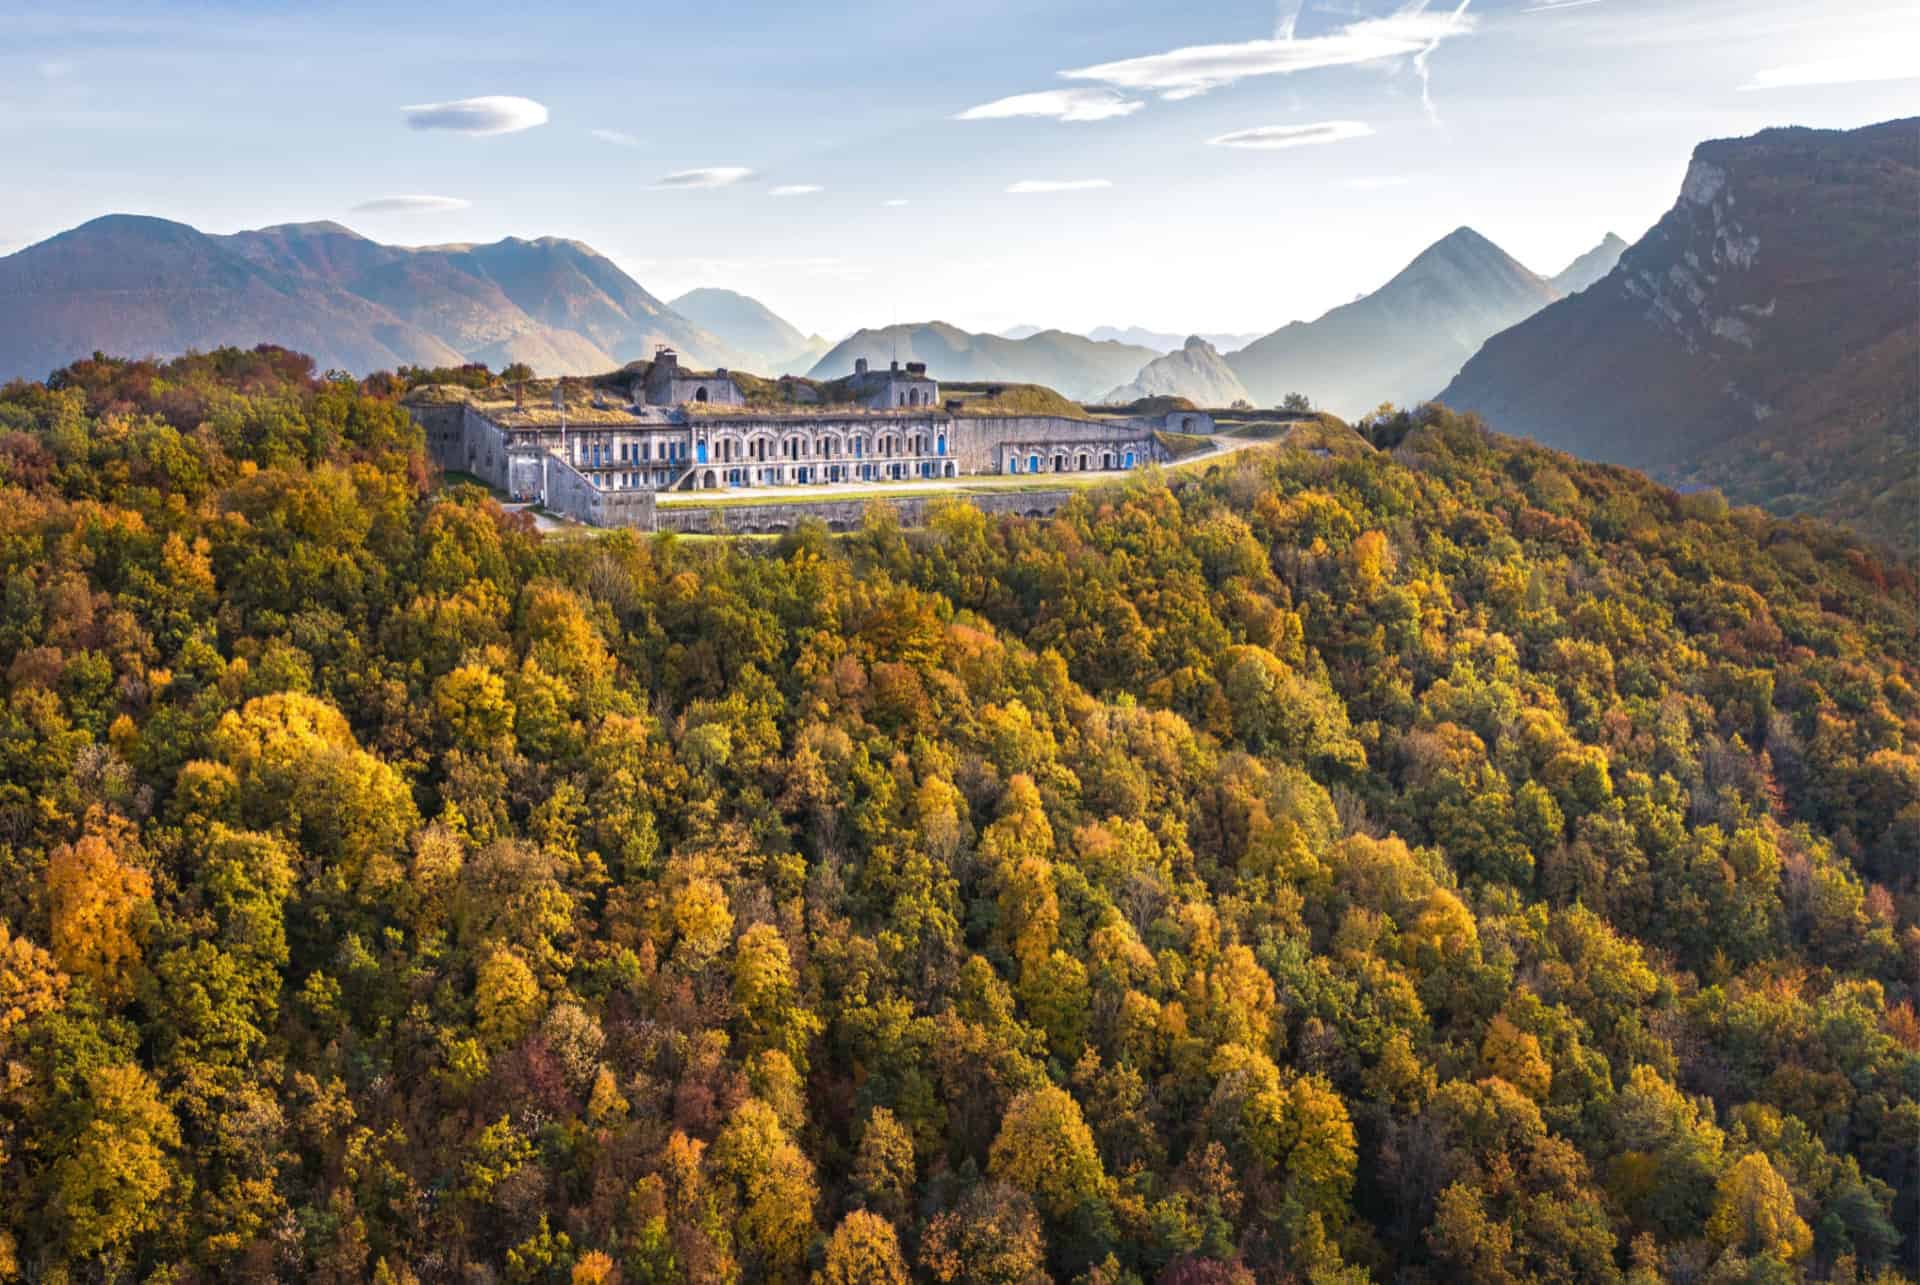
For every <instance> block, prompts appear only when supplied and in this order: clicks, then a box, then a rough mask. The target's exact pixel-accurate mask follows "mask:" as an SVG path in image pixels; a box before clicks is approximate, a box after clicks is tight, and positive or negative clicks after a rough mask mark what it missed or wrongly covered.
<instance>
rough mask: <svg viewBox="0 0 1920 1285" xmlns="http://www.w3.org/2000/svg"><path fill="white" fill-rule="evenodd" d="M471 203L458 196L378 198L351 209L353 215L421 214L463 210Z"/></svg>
mask: <svg viewBox="0 0 1920 1285" xmlns="http://www.w3.org/2000/svg"><path fill="white" fill-rule="evenodd" d="M472 204H473V202H472V201H468V200H465V199H463V198H461V197H458V196H380V197H375V198H374V199H373V200H371V201H362V202H360V204H358V205H356V206H354V207H353V213H355V214H423V213H428V212H431V211H435V210H440V211H444V210H464V209H466V208H467V207H468V206H470V205H472Z"/></svg>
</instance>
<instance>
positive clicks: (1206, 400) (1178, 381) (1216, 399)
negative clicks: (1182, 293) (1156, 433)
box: [1100, 335, 1253, 406]
mask: <svg viewBox="0 0 1920 1285" xmlns="http://www.w3.org/2000/svg"><path fill="white" fill-rule="evenodd" d="M1142 397H1185V398H1187V399H1188V400H1189V401H1191V402H1193V403H1194V405H1196V406H1231V405H1233V404H1234V403H1235V402H1250V401H1252V400H1253V399H1252V397H1251V396H1249V394H1248V393H1247V390H1246V386H1245V385H1243V384H1242V383H1241V382H1240V379H1239V377H1238V376H1236V375H1235V374H1234V373H1233V367H1231V366H1229V365H1228V364H1227V360H1226V358H1224V357H1222V356H1221V355H1220V350H1219V349H1218V348H1216V347H1215V346H1214V345H1213V344H1211V343H1209V342H1207V340H1206V339H1205V338H1203V337H1202V336H1200V335H1191V336H1189V337H1188V339H1187V342H1186V343H1185V344H1184V345H1182V346H1181V347H1179V348H1177V349H1175V350H1174V351H1173V352H1170V353H1168V354H1167V355H1166V356H1164V357H1156V358H1155V359H1154V360H1152V361H1150V362H1148V363H1147V364H1146V365H1145V366H1142V367H1141V368H1140V373H1139V374H1137V375H1135V376H1134V377H1133V381H1132V382H1131V383H1127V384H1123V385H1121V386H1120V387H1118V388H1116V389H1114V390H1113V391H1112V392H1110V393H1108V394H1107V395H1106V396H1105V397H1102V398H1101V399H1100V400H1101V401H1103V402H1106V403H1107V404H1109V405H1114V406H1123V405H1126V404H1127V403H1129V402H1135V401H1138V400H1140V399H1141V398H1142Z"/></svg>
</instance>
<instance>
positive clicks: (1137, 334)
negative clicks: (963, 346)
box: [1000, 325, 1260, 353]
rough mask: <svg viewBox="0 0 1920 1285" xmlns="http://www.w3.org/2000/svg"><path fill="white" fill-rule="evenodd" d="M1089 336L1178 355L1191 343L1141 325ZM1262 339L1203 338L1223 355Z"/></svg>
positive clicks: (1010, 333) (1025, 333)
mask: <svg viewBox="0 0 1920 1285" xmlns="http://www.w3.org/2000/svg"><path fill="white" fill-rule="evenodd" d="M1045 329H1046V327H1045V326H1024V325H1023V326H1009V327H1008V328H1007V329H1005V330H1003V331H1001V332H1000V335H1001V337H1002V338H1004V339H1030V338H1032V337H1033V336H1034V335H1037V334H1039V333H1040V332H1041V331H1043V330H1045ZM1086 337H1087V338H1088V339H1091V340H1093V341H1094V342H1095V343H1119V344H1132V345H1133V346H1134V347H1137V348H1151V349H1153V351H1155V352H1161V353H1168V352H1178V351H1179V350H1180V349H1181V348H1183V347H1185V346H1186V342H1187V340H1186V337H1185V336H1184V335H1178V334H1174V333H1173V332H1172V331H1167V330H1148V329H1146V328H1144V327H1141V326H1128V327H1126V328H1125V329H1122V328H1121V327H1119V326H1095V327H1094V328H1093V329H1092V330H1089V331H1088V332H1087V335H1086ZM1259 337H1260V334H1259V332H1258V331H1251V332H1249V333H1247V334H1244V335H1240V334H1229V333H1227V332H1225V331H1221V332H1217V333H1211V334H1209V333H1206V332H1202V333H1201V335H1200V338H1202V339H1204V340H1206V341H1207V342H1208V343H1210V344H1212V345H1213V346H1214V347H1215V348H1218V349H1219V350H1220V351H1221V352H1231V351H1232V350H1233V349H1235V348H1244V347H1246V346H1247V345H1248V344H1250V343H1252V342H1253V341H1254V340H1256V339H1258V338H1259Z"/></svg>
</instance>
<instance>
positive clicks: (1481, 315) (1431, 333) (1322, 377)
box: [1227, 228, 1555, 417]
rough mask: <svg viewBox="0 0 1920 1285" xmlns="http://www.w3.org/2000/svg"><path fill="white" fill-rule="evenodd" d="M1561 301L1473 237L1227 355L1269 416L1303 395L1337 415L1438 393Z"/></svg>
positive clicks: (1433, 249)
mask: <svg viewBox="0 0 1920 1285" xmlns="http://www.w3.org/2000/svg"><path fill="white" fill-rule="evenodd" d="M1554 298H1555V291H1554V288H1553V287H1552V286H1551V285H1549V284H1548V283H1547V282H1545V281H1543V280H1541V279H1540V278H1539V277H1537V276H1535V275H1534V274H1533V273H1531V272H1529V271H1528V270H1527V269H1526V268H1524V267H1522V266H1521V265H1520V264H1519V263H1517V262H1515V261H1514V259H1513V258H1512V257H1511V256H1509V255H1508V254H1507V253H1506V252H1505V251H1504V250H1502V249H1501V248H1500V247H1499V246H1497V245H1495V244H1494V243H1493V242H1491V241H1489V240H1487V239H1486V238H1485V237H1483V236H1481V235H1480V234H1479V233H1478V232H1475V231H1474V230H1473V229H1472V228H1461V229H1459V230H1458V231H1456V232H1453V233H1451V234H1449V235H1448V236H1446V237H1445V238H1443V239H1441V240H1440V241H1437V242H1435V243H1434V244H1433V245H1431V246H1429V247H1428V248H1427V249H1426V250H1424V251H1422V252H1421V254H1420V255H1419V257H1417V258H1416V259H1414V261H1413V262H1412V263H1410V264H1408V265H1407V266H1406V267H1405V268H1403V269H1402V270H1401V271H1400V274H1399V275H1398V276H1396V277H1394V278H1393V280H1391V281H1389V282H1387V284H1386V285H1384V286H1381V287H1380V288H1379V289H1378V290H1376V291H1374V292H1373V293H1372V294H1369V295H1363V296H1362V297H1361V298H1359V299H1357V300H1355V301H1354V302H1352V303H1349V304H1343V305H1341V306H1340V307H1338V308H1335V309H1334V310H1333V311H1331V312H1329V313H1327V314H1326V315H1325V316H1323V317H1321V318H1320V319H1319V320H1317V321H1296V322H1294V323H1293V324H1292V325H1289V326H1284V327H1282V328H1281V329H1279V330H1276V331H1274V332H1273V333H1272V334H1270V335H1268V336H1267V337H1266V338H1264V339H1260V340H1256V341H1255V342H1254V343H1252V344H1250V345H1248V346H1247V347H1245V348H1243V349H1241V350H1240V351H1239V352H1235V353H1229V354H1228V355H1227V364H1228V365H1230V366H1232V367H1233V372H1234V374H1236V375H1238V376H1239V377H1240V382H1241V383H1243V384H1245V385H1246V386H1247V388H1248V389H1249V390H1250V391H1251V392H1252V394H1253V400H1254V402H1255V403H1256V404H1258V405H1261V406H1272V405H1275V404H1277V403H1278V402H1279V401H1280V399H1281V398H1283V397H1284V396H1286V395H1287V394H1288V393H1292V392H1299V393H1305V394H1306V395H1307V396H1308V397H1311V398H1312V399H1313V401H1314V403H1315V404H1316V405H1318V406H1322V407H1324V408H1326V409H1327V410H1330V411H1332V412H1333V413H1335V414H1336V415H1343V416H1347V417H1352V416H1355V415H1360V414H1363V413H1365V412H1366V411H1369V410H1371V409H1372V408H1373V407H1375V406H1377V405H1379V404H1380V403H1381V402H1383V401H1390V402H1395V403H1398V404H1403V405H1404V404H1410V403H1417V402H1420V401H1424V400H1426V399H1427V398H1430V397H1432V396H1433V395H1434V394H1435V393H1437V392H1439V391H1440V389H1441V388H1442V387H1444V386H1445V385H1446V382H1447V381H1448V380H1449V379H1451V378H1452V377H1453V374H1454V372H1455V371H1457V370H1459V369H1460V367H1461V365H1462V364H1464V363H1465V362H1466V360H1467V358H1468V357H1471V356H1472V355H1473V353H1474V351H1475V350H1476V349H1478V348H1479V347H1480V345H1481V343H1482V342H1483V341H1484V340H1485V339H1486V338H1487V336H1488V335H1491V334H1494V333H1496V332H1498V331H1501V330H1505V329H1506V328H1507V327H1508V326H1510V325H1512V324H1513V323H1514V322H1516V321H1519V320H1520V319H1521V318H1522V317H1526V316H1528V315H1530V314H1532V313H1534V312H1536V311H1538V310H1539V309H1540V308H1542V307H1543V306H1545V305H1546V304H1548V303H1550V302H1552V301H1553V299H1554Z"/></svg>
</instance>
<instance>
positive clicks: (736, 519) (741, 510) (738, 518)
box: [654, 487, 1079, 535]
mask: <svg viewBox="0 0 1920 1285" xmlns="http://www.w3.org/2000/svg"><path fill="white" fill-rule="evenodd" d="M1078 489H1079V488H1074V487H1062V488H1060V489H1058V490H1051V491H1000V492H992V491H986V492H971V493H965V494H959V493H956V494H951V495H905V496H901V497H899V498H897V499H895V498H892V497H889V496H885V495H871V494H869V495H862V496H849V497H848V498H846V499H844V500H834V499H819V500H782V501H778V502H770V503H767V504H669V505H661V506H660V507H658V508H657V509H656V510H655V512H654V525H655V529H657V530H660V531H679V532H683V533H686V534H691V535H770V534H775V533H778V532H783V531H791V530H792V529H793V528H794V527H795V526H796V525H798V524H799V522H800V521H801V520H802V519H803V518H818V519H819V520H820V521H822V522H824V523H826V524H827V528H828V529H829V530H833V531H857V530H859V529H860V523H861V521H862V519H864V518H865V516H866V511H867V506H868V505H869V504H890V505H892V506H893V508H894V510H895V511H896V512H897V513H898V514H899V515H900V524H901V525H902V526H921V525H924V524H925V522H926V520H927V512H928V510H929V509H930V508H931V507H932V506H933V505H935V504H938V503H942V502H946V501H957V502H959V503H961V504H971V505H972V506H973V507H975V508H976V509H979V510H981V511H982V512H984V513H1016V514H1020V515H1022V516H1024V517H1030V518H1043V517H1047V516H1049V515H1051V514H1053V513H1056V512H1058V511H1059V509H1060V507H1061V506H1062V505H1064V504H1065V503H1066V502H1067V501H1068V500H1070V499H1072V498H1073V496H1074V495H1075V494H1077V492H1078Z"/></svg>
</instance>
